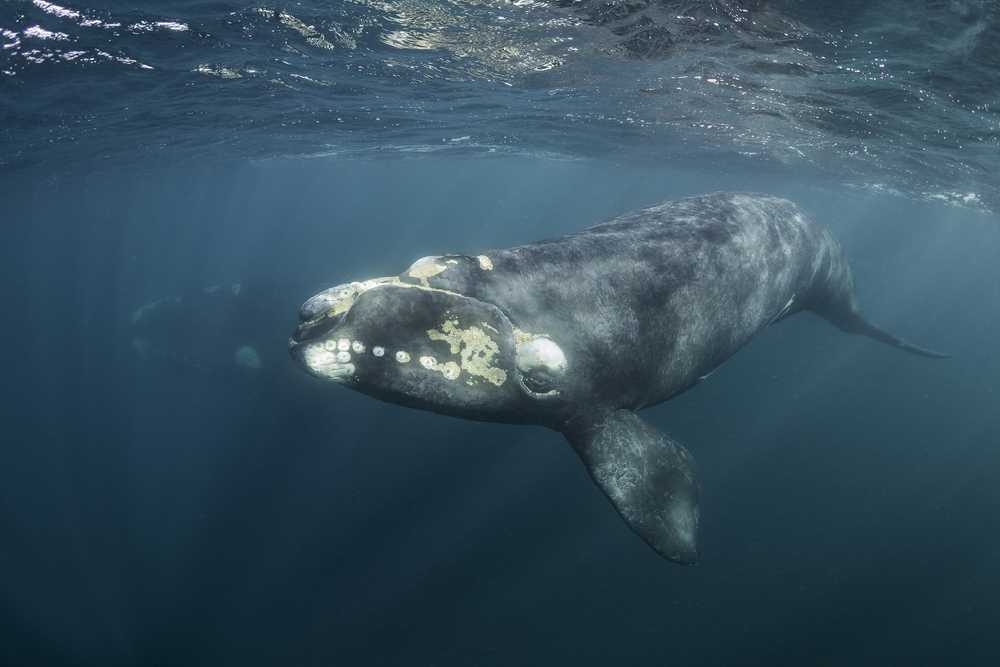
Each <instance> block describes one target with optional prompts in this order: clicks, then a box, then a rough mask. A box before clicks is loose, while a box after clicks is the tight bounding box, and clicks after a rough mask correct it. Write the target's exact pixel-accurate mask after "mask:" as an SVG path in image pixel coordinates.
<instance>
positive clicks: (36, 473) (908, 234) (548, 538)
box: [0, 159, 1000, 665]
mask: <svg viewBox="0 0 1000 667" xmlns="http://www.w3.org/2000/svg"><path fill="white" fill-rule="evenodd" d="M769 178H770V177H769V176H767V175H764V176H760V175H758V176H750V175H746V174H742V175H731V174H714V175H709V174H695V173H692V172H677V171H668V170H664V169H651V168H648V167H641V168H634V167H627V166H623V165H621V164H609V163H604V162H588V163H567V162H553V161H547V162H546V161H537V160H530V159H506V160H496V161H479V160H467V159H466V160H462V159H459V160H445V159H426V160H422V161H388V162H385V161H367V162H357V161H355V162H329V161H304V162H301V161H300V162H291V163H272V164H267V165H257V166H242V167H241V166H238V165H228V166H225V165H213V166H210V167H205V168H185V169H175V170H146V171H138V172H137V171H128V172H126V171H118V172H113V173H112V172H108V173H105V174H103V175H100V176H87V175H82V174H77V175H76V176H73V177H65V178H63V177H60V178H51V177H45V176H43V175H39V174H23V175H20V176H12V177H9V178H6V179H4V181H3V188H2V192H0V194H2V197H3V201H4V209H5V211H9V212H13V213H12V217H11V218H8V220H10V221H11V225H10V227H9V229H8V231H7V232H6V233H7V234H8V238H9V239H10V244H9V245H8V246H7V247H6V248H5V250H7V251H8V252H9V253H10V255H11V257H9V258H7V259H5V260H4V262H3V264H2V265H3V271H4V277H3V278H4V279H3V285H4V289H5V292H7V294H6V296H4V303H5V305H6V309H5V310H6V312H7V313H8V314H9V315H10V319H8V320H6V323H5V330H6V337H5V340H6V341H8V342H7V345H6V346H5V347H7V350H5V353H7V354H5V356H7V357H8V358H7V360H6V361H5V362H4V370H5V382H4V385H3V391H4V394H5V395H4V397H3V401H2V405H3V406H4V409H5V411H9V414H7V415H6V416H5V419H4V423H5V427H4V430H5V433H4V446H3V447H2V448H0V480H2V483H0V521H2V524H0V525H2V528H3V536H4V540H3V543H2V547H0V564H2V566H3V572H4V577H3V578H2V579H0V628H2V633H3V641H2V642H0V647H2V648H0V652H2V655H3V662H4V663H5V664H56V665H62V664H66V665H74V664H79V665H84V664H101V665H118V664H122V665H134V664H161V665H202V664H205V665H208V664H213V665H214V664H254V665H257V664H260V665H273V664H297V665H328V664H352V665H402V664H418V665H509V664H567V663H573V664H584V665H599V664H600V665H603V664H607V663H609V662H617V663H620V664H637V663H640V662H643V663H647V662H652V663H666V662H670V663H672V664H685V665H751V664H789V665H790V664H803V663H807V664H830V665H843V664H852V665H856V664H872V665H875V664H969V665H973V664H983V657H984V656H994V655H996V654H997V651H998V650H1000V646H998V644H997V643H996V639H995V634H994V633H993V629H994V628H995V627H996V624H997V622H998V621H1000V618H998V616H997V611H996V609H997V607H996V604H995V602H996V590H997V586H998V583H1000V566H998V563H1000V559H998V556H1000V538H998V537H997V536H996V534H995V531H994V530H993V527H994V525H995V517H996V515H997V512H998V511H1000V490H998V489H1000V485H998V484H997V479H998V475H1000V459H998V457H997V455H996V448H995V445H996V442H997V434H998V433H1000V413H998V411H997V410H996V401H997V394H996V385H997V379H998V378H1000V365H998V357H997V355H996V353H995V347H996V340H997V331H998V327H1000V311H998V306H997V303H1000V301H998V297H1000V293H998V291H1000V269H998V268H997V264H996V262H995V258H996V256H997V254H998V252H1000V233H998V227H997V226H996V224H995V220H992V219H990V218H988V217H985V216H982V215H981V214H976V213H971V212H968V211H963V210H961V209H956V208H954V207H948V206H945V205H929V204H908V203H906V202H905V201H904V200H900V199H898V198H888V197H885V196H874V195H869V196H861V195H859V194H858V193H857V192H850V193H847V194H845V193H831V192H829V190H828V189H827V188H813V187H809V186H808V184H806V183H799V184H797V185H795V186H789V185H787V184H782V183H777V182H770V181H769ZM769 185H770V187H768V186H769ZM738 186H742V187H746V188H752V189H762V188H767V189H768V190H769V191H772V192H775V193H778V194H784V195H788V196H792V197H794V198H795V199H796V200H797V201H800V202H802V204H803V205H804V206H805V207H806V208H807V209H809V210H810V211H812V212H813V213H814V214H815V215H816V216H817V217H818V218H819V219H821V220H822V221H823V222H825V223H827V224H829V225H830V226H831V227H832V228H833V229H834V231H835V232H836V234H837V235H838V236H839V237H840V238H841V239H842V240H843V241H844V244H845V246H846V250H847V252H848V253H849V255H850V256H851V257H852V259H853V262H854V265H855V269H856V273H857V278H858V282H859V285H860V290H861V297H862V299H863V302H864V305H865V306H866V308H867V311H868V312H869V313H871V315H872V317H873V318H874V319H876V320H877V321H879V322H881V323H883V324H885V325H886V326H889V327H891V328H892V329H893V330H895V331H898V332H902V333H904V334H906V335H908V336H910V337H911V338H913V339H914V340H917V341H921V342H924V343H926V344H928V345H934V346H936V347H939V348H943V349H947V350H950V351H953V352H954V353H955V354H956V357H955V358H954V359H952V360H949V361H947V362H934V361H929V360H925V359H919V358H916V357H911V356H909V355H905V354H902V353H899V352H898V351H896V350H893V349H890V348H886V347H884V346H880V345H878V344H876V343H874V342H871V341H867V340H861V339H856V338H851V337H848V336H845V335H843V334H841V333H839V332H837V331H835V330H833V329H832V328H831V327H829V326H826V325H825V324H823V323H822V322H820V321H818V320H814V319H810V318H809V317H808V316H802V317H799V318H794V319H793V320H791V321H788V322H786V323H783V324H782V325H780V326H778V327H775V328H774V329H773V330H770V331H768V332H767V333H766V334H765V335H763V336H761V337H760V338H759V339H758V340H757V341H755V342H754V343H753V345H751V346H750V347H749V348H748V349H747V350H745V351H744V352H742V353H741V354H740V355H737V357H736V358H734V359H733V360H732V361H731V362H730V363H728V364H727V365H726V366H725V367H723V368H722V369H721V370H720V371H719V372H718V373H717V374H716V375H715V376H713V377H712V378H711V380H710V381H708V382H706V383H704V384H703V385H702V386H700V387H699V388H698V389H697V390H695V391H692V392H691V393H689V394H687V395H685V396H683V397H681V398H679V399H677V400H674V401H672V402H670V403H669V404H667V405H664V406H660V407H657V408H653V409H651V410H649V411H647V412H646V413H645V414H647V415H648V418H649V419H651V420H652V421H653V422H654V423H655V424H657V425H658V426H659V427H661V428H663V429H665V430H668V431H669V432H670V433H672V434H673V435H674V436H676V437H677V438H679V439H681V440H683V441H684V442H686V443H688V444H689V446H690V448H691V450H692V452H693V453H694V455H695V456H696V457H697V459H698V462H699V466H700V470H701V474H702V479H703V488H704V509H703V519H702V520H703V529H702V552H703V562H702V563H701V564H700V565H698V566H696V567H693V568H685V567H680V566H676V565H672V564H670V563H667V562H665V561H663V560H662V559H660V558H659V557H657V556H656V555H655V554H654V553H653V552H652V551H650V550H649V549H648V548H647V547H645V546H644V545H643V544H642V543H641V542H640V541H639V540H638V539H636V538H635V537H634V536H633V535H632V534H631V533H630V532H629V531H628V529H627V528H626V527H625V526H624V525H623V523H622V522H621V521H620V519H619V518H618V517H617V515H616V514H615V513H614V511H613V510H612V509H611V508H610V506H608V505H607V503H606V501H605V500H604V499H603V497H602V496H601V495H600V493H599V492H598V491H597V489H596V488H594V486H593V485H592V483H591V482H590V481H589V479H588V478H587V476H586V473H585V471H584V469H583V467H582V466H581V465H580V464H579V462H578V460H577V459H576V457H575V455H574V454H573V452H572V451H571V449H570V448H569V447H568V446H567V445H566V444H565V443H564V441H563V440H562V438H561V437H559V436H558V435H556V434H554V433H550V432H547V431H543V430H542V429H538V428H528V427H523V428H519V427H507V426H498V425H487V424H476V423H471V422H464V421H459V420H453V419H448V418H444V417H438V416H434V415H431V414H428V413H423V412H416V411H411V410H406V409H403V408H398V407H395V406H391V405H386V404H381V403H378V402H375V401H373V400H371V399H368V398H365V397H362V396H360V395H356V394H353V393H351V392H349V391H346V390H343V389H342V388H339V387H336V386H332V385H327V384H322V383H319V382H317V381H314V380H312V379H311V378H308V377H306V376H305V375H304V374H302V373H301V372H298V371H297V370H295V369H293V368H291V366H290V363H288V362H287V361H286V360H285V358H284V339H285V336H286V335H287V333H288V331H289V329H290V327H291V326H292V325H293V324H294V319H295V309H296V307H297V304H298V303H299V302H300V301H301V300H302V299H303V298H304V297H305V296H306V295H308V294H309V293H310V292H311V291H313V290H315V289H316V288H317V287H319V286H321V285H323V284H327V283H330V282H337V281H341V280H344V279H349V278H353V277H357V276H363V275H372V274H375V275H381V274H384V273H391V272H394V271H397V270H398V269H399V267H405V266H406V265H408V264H409V262H410V261H412V259H413V258H415V257H418V256H422V255H426V254H429V253H432V252H440V251H442V250H459V251H473V252H474V251H475V250H477V249H481V248H488V247H493V246H502V245H508V244H511V243H514V242H518V241H522V240H526V239H530V238H537V237H538V236H539V235H541V234H543V233H544V234H556V233H560V232H563V231H569V230H572V229H576V228H579V227H580V226H582V225H584V224H586V223H588V222H590V221H593V220H597V219H600V218H602V217H605V216H609V215H613V214H616V213H618V212H622V211H625V210H628V209H631V208H634V207H636V206H640V205H645V204H648V203H652V202H655V201H657V200H659V199H662V198H666V197H674V196H681V195H687V194H694V193H698V192H703V191H706V190H713V189H720V188H734V187H738ZM236 281H240V282H241V284H242V285H243V286H244V289H246V290H247V292H246V293H247V294H248V295H249V294H256V295H260V296H259V302H260V303H262V304H266V306H265V307H263V308H260V309H257V310H256V311H253V310H251V311H250V312H251V315H246V313H245V312H244V313H241V314H240V315H239V319H237V320H236V322H235V324H234V323H233V322H229V324H228V325H226V326H211V327H208V326H206V327H199V326H197V325H188V326H187V327H186V328H184V327H181V328H180V329H177V330H174V331H173V332H172V333H171V336H167V337H164V338H162V339H161V340H160V341H159V342H158V343H157V344H158V345H161V346H164V347H170V348H171V349H172V350H173V352H174V353H175V357H172V358H165V357H158V356H147V357H143V356H142V355H140V354H138V353H137V351H136V350H135V349H133V346H132V339H133V337H134V336H135V330H134V328H133V326H132V324H131V317H132V313H133V310H134V309H135V308H136V307H137V306H139V305H141V304H143V303H146V302H148V301H150V300H153V299H157V298H161V297H164V296H170V295H177V294H189V293H190V292H191V290H193V289H195V288H200V287H201V286H205V285H212V284H226V285H229V284H231V283H233V282H236ZM227 327H228V328H227ZM246 342H252V343H253V344H254V345H255V346H256V347H257V349H259V351H260V357H261V362H262V368H260V369H259V370H258V371H251V370H249V369H246V368H240V367H238V366H236V365H234V364H233V363H231V358H230V357H229V356H228V355H229V354H231V352H226V353H225V354H223V352H221V350H225V349H232V348H235V347H237V346H238V345H242V344H244V343H246ZM227 346H229V347H228V348H227ZM205 350H212V351H213V352H212V353H211V354H212V355H214V356H216V357H218V363H217V364H215V365H214V366H211V367H209V368H205V367H204V364H205V361H206V359H207V358H208V357H209V356H211V355H205V354H204V353H203V352H204V351H205ZM185 357H186V358H190V359H193V360H195V361H196V362H197V363H192V364H187V363H184V358H185Z"/></svg>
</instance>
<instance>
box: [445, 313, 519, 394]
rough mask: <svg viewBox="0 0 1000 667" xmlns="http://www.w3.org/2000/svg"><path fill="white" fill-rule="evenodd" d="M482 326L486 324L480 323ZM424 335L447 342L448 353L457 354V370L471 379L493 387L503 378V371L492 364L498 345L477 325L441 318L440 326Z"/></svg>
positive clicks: (505, 378)
mask: <svg viewBox="0 0 1000 667" xmlns="http://www.w3.org/2000/svg"><path fill="white" fill-rule="evenodd" d="M483 326H488V325H486V324H485V323H484V324H483ZM427 337H428V338H430V339H431V340H433V341H443V342H446V343H448V347H449V349H450V351H451V353H452V354H457V355H459V358H460V361H459V364H458V365H459V369H460V370H462V371H464V372H466V373H467V374H468V375H470V376H472V377H473V378H481V379H483V380H486V381H487V382H489V383H490V384H493V385H495V386H497V387H499V386H500V385H502V384H503V383H504V382H506V381H507V372H506V371H505V370H503V369H502V368H498V367H496V366H495V365H494V362H495V361H496V357H497V356H498V355H499V353H500V346H499V345H497V343H496V341H494V340H493V339H492V338H490V336H489V334H487V333H486V332H485V331H483V330H482V329H480V328H479V327H477V326H471V327H468V328H465V329H463V328H462V327H461V326H459V323H458V321H457V320H445V321H444V322H442V323H441V328H440V329H429V330H428V331H427ZM452 363H454V362H452ZM470 382H471V378H470Z"/></svg>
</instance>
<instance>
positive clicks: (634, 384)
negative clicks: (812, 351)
mask: <svg viewBox="0 0 1000 667" xmlns="http://www.w3.org/2000/svg"><path fill="white" fill-rule="evenodd" d="M804 311H809V312H812V313H814V314H816V315H818V316H820V317H822V318H824V319H826V320H827V321H829V322H830V323H831V324H833V325H834V326H836V327H838V328H839V329H841V330H843V331H844V332H847V333H849V334H857V335H861V336H866V337H869V338H872V339H875V340H877V341H879V342H881V343H885V344H888V345H891V346H893V347H895V348H898V349H900V350H903V351H906V352H909V353H912V354H915V355H920V356H923V357H928V358H944V357H946V356H947V355H945V354H941V353H939V352H935V351H932V350H929V349H925V348H923V347H920V346H917V345H914V344H912V343H910V342H908V341H906V340H903V339H901V338H899V337H897V336H895V335H893V334H891V333H889V332H887V331H885V330H884V329H882V328H879V327H878V326H876V325H875V324H873V323H871V322H870V321H868V320H867V319H866V318H865V317H864V316H863V315H862V314H861V310H860V308H859V305H858V301H857V298H856V296H855V290H854V279H853V277H852V274H851V270H850V267H849V266H848V263H847V260H846V259H845V256H844V253H843V252H842V250H841V248H840V245H839V244H838V242H837V241H836V240H835V239H834V237H833V235H832V234H831V233H830V232H829V231H828V230H827V229H826V228H825V227H824V226H821V225H819V224H817V223H816V222H814V221H813V220H812V219H811V218H810V217H809V216H808V215H807V214H806V213H805V212H804V211H803V210H802V209H801V208H800V207H799V206H798V205H796V204H795V203H793V202H791V201H788V200H786V199H782V198H779V197H774V196H769V195H763V194H754V193H739V192H737V193H713V194H707V195H704V196H698V197H691V198H687V199H680V200H676V201H668V202H664V203H661V204H659V205H656V206H652V207H649V208H644V209H642V210H638V211H635V212H631V213H627V214H624V215H622V216H620V217H618V218H615V219H613V220H611V221H608V222H604V223H601V224H598V225H596V226H592V227H589V228H587V229H585V230H583V231H580V232H577V233H572V234H569V235H567V236H562V237H559V238H553V239H549V240H543V241H539V242H536V243H530V244H527V245H522V246H517V247H513V248H506V249H496V250H486V251H483V252H481V253H479V254H476V255H472V254H444V255H435V256H430V257H422V258H420V259H418V260H416V261H415V262H414V263H413V264H412V265H411V266H409V267H408V268H407V269H406V270H404V271H403V272H402V273H400V274H398V275H394V276H383V277H376V278H369V279H365V280H359V281H354V282H349V283H343V284H338V285H336V286H335V287H331V288H329V289H326V290H323V291H321V292H319V293H318V294H315V295H313V296H312V297H310V298H309V299H307V300H306V301H305V302H304V303H303V304H302V305H301V307H300V308H299V313H298V319H299V321H298V324H297V327H296V328H295V330H294V332H293V334H292V336H291V337H290V339H289V343H288V344H289V349H290V353H291V355H292V357H293V359H294V360H295V361H296V362H297V363H298V364H299V365H300V366H301V367H302V368H303V369H304V370H305V371H307V372H308V373H309V374H311V375H313V376H315V377H316V378H320V379H322V380H324V381H329V382H333V383H336V384H339V385H343V386H345V387H348V388H350V389H353V390H355V391H358V392H361V393H363V394H367V395H369V396H371V397H374V398H377V399H380V400H382V401H386V402H389V403H393V404H397V405H402V406H407V407H411V408H417V409H421V410H428V411H432V412H435V413H440V414H444V415H450V416H454V417H461V418H466V419H473V420H481V421H489V422H500V423H511V424H534V425H539V426H543V427H547V428H550V429H554V430H556V431H559V432H560V433H562V434H563V435H564V436H565V437H566V439H567V440H568V442H569V443H570V445H571V446H572V447H573V449H574V450H575V451H576V453H577V454H578V456H579V458H580V460H581V461H582V462H583V464H584V465H585V466H586V469H587V471H588V472H589V474H590V477H591V478H592V479H593V481H594V482H595V484H596V485H597V486H598V487H599V488H600V489H601V491H603V493H604V495H605V496H606V497H607V499H608V500H609V501H610V502H611V504H612V506H613V507H614V508H615V509H616V510H617V512H618V514H619V515H620V516H621V518H622V519H623V520H624V521H625V522H626V523H627V524H628V526H629V527H630V528H631V529H632V531H634V532H635V533H636V534H637V535H638V536H639V537H641V538H642V539H643V540H644V541H645V542H646V544H648V545H649V546H650V547H652V548H653V549H654V550H655V551H656V552H657V553H658V554H660V555H661V556H663V557H664V558H666V559H668V560H670V561H674V562H677V563H685V564H689V563H695V562H696V561H697V560H698V531H699V496H700V485H699V481H698V475H697V470H696V466H695V462H694V459H693V457H692V455H691V454H690V452H689V451H688V450H687V448H686V447H685V446H684V445H683V444H681V443H680V442H678V441H677V440H676V439H674V438H673V437H671V436H670V435H668V434H666V433H664V432H662V431H660V430H658V429H656V428H654V427H653V426H652V425H650V424H649V423H648V422H647V421H646V420H644V419H643V418H642V417H641V416H640V414H639V412H640V411H641V410H642V409H643V408H647V407H650V406H653V405H656V404H658V403H662V402H664V401H667V400H669V399H671V398H673V397H675V396H678V395H679V394H681V393H683V392H685V391H687V390H688V389H690V388H692V387H694V386H696V385H697V384H698V383H700V382H701V381H703V380H704V379H705V378H706V377H708V376H709V375H710V374H711V373H712V372H713V371H715V370H716V369H717V368H718V367H719V366H720V365H722V364H723V363H724V362H725V361H726V360H727V359H729V358H730V357H732V356H733V355H734V354H735V353H736V352H738V351H739V350H740V349H741V348H743V347H744V346H745V345H746V344H747V343H748V342H750V341H751V340H752V339H753V338H754V336H756V335H757V334H758V333H760V332H761V331H763V330H765V329H767V328H768V327H769V326H771V325H773V324H775V323H777V322H780V321H782V320H785V319H787V318H789V317H792V316H794V315H796V314H798V313H801V312H804Z"/></svg>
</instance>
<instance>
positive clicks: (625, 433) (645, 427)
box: [566, 410, 698, 563]
mask: <svg viewBox="0 0 1000 667" xmlns="http://www.w3.org/2000/svg"><path fill="white" fill-rule="evenodd" d="M566 438H567V439H568V440H569V441H570V443H571V444H572V445H573V447H574V449H576V451H577V454H579V455H580V458H581V459H582V460H583V463H584V465H586V466H587V470H588V472H590V476H591V477H592V478H593V480H594V482H596V483H597V485H598V486H599V487H601V490H602V491H603V492H604V495H606V496H607V497H608V500H610V501H611V504H612V505H614V507H615V509H616V510H618V513H619V514H620V515H621V517H622V518H623V519H625V523H627V524H628V526H629V528H631V529H632V530H633V531H635V532H636V533H637V534H638V535H639V537H641V538H642V539H643V540H645V541H646V543H647V544H648V545H649V546H651V547H653V549H655V550H656V552H657V553H659V554H660V555H661V556H663V557H664V558H667V559H669V560H672V561H676V562H678V563H694V562H696V561H697V559H698V549H697V544H696V539H697V532H698V480H697V477H696V474H695V469H694V459H693V458H692V457H691V455H690V454H689V453H688V451H687V450H686V449H685V448H684V447H683V446H682V445H681V444H680V443H678V442H676V441H675V440H673V439H671V438H670V437H669V436H667V435H665V434H663V433H660V432H659V431H657V430H656V429H654V428H653V427H651V426H650V425H649V424H647V423H646V422H644V421H643V420H642V419H641V418H640V417H639V415H637V414H636V413H635V412H632V411H630V410H617V411H615V412H613V413H611V414H610V415H609V416H607V418H605V419H602V420H599V421H595V422H594V423H592V424H587V425H586V426H584V427H577V428H574V429H571V430H569V431H567V432H566Z"/></svg>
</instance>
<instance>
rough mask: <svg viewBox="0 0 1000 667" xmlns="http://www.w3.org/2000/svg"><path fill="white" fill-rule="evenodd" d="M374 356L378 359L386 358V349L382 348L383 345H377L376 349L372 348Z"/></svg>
mask: <svg viewBox="0 0 1000 667" xmlns="http://www.w3.org/2000/svg"><path fill="white" fill-rule="evenodd" d="M372 354H373V355H375V356H376V357H382V356H385V348H384V347H382V346H381V345H376V346H375V347H373V348H372Z"/></svg>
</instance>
